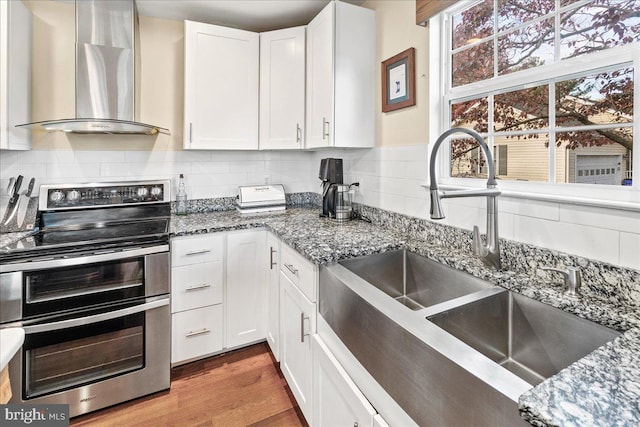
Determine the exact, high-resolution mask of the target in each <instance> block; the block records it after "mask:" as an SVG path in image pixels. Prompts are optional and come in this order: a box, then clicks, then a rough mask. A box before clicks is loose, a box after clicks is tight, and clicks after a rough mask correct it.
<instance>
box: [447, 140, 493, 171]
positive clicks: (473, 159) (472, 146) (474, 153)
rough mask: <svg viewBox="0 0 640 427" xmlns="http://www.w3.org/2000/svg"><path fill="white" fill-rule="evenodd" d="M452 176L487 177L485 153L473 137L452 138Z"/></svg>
mask: <svg viewBox="0 0 640 427" xmlns="http://www.w3.org/2000/svg"><path fill="white" fill-rule="evenodd" d="M450 144H451V169H450V173H451V176H453V177H457V178H484V179H486V178H487V165H486V161H485V157H484V153H483V152H482V150H481V149H480V146H479V145H478V142H477V141H476V140H475V139H471V138H453V139H451V142H450Z"/></svg>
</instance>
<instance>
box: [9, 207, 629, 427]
mask: <svg viewBox="0 0 640 427" xmlns="http://www.w3.org/2000/svg"><path fill="white" fill-rule="evenodd" d="M303 196H304V197H307V195H303ZM304 197H303V198H302V203H306V202H307V200H306V199H305V198H304ZM309 201H311V202H314V200H309ZM223 202H225V203H222V204H220V203H218V204H215V206H214V208H215V209H212V205H211V204H209V203H200V204H197V206H196V207H197V208H198V209H197V212H198V213H191V214H189V215H187V216H185V217H179V216H172V219H171V228H170V235H171V236H183V235H192V234H201V233H212V232H221V231H231V230H241V229H251V228H257V227H264V228H266V229H268V230H269V231H271V232H273V233H274V234H276V235H277V236H278V237H279V238H280V239H281V240H282V241H283V242H285V243H286V244H288V245H289V246H291V247H293V248H294V249H296V250H297V251H298V252H300V254H302V255H303V256H304V257H306V258H307V259H309V260H310V261H312V262H314V263H316V264H319V265H321V264H327V263H331V262H335V261H338V260H341V259H345V258H351V257H357V256H364V255H369V254H373V253H379V252H386V251H390V250H394V249H399V248H406V249H407V250H410V251H412V252H416V253H418V254H421V255H423V256H426V257H428V258H431V259H433V260H436V261H438V262H441V263H443V264H446V265H449V266H451V267H454V268H456V269H459V270H462V271H466V272H467V273H470V274H472V275H474V276H476V277H479V278H481V279H484V280H487V281H489V282H492V283H494V284H496V285H499V286H502V287H504V288H506V289H510V290H512V291H514V292H517V293H520V294H523V295H525V296H528V297H531V298H534V299H536V300H539V301H542V302H545V303H547V304H550V305H552V306H555V307H558V308H561V309H563V310H565V311H568V312H571V313H573V314H576V315H578V316H580V317H583V318H587V319H589V320H592V321H595V322H597V323H600V324H602V325H605V326H608V327H611V328H613V329H616V330H618V331H621V332H625V333H624V334H623V335H622V336H621V337H619V338H617V339H616V340H614V341H613V342H611V343H609V344H607V345H605V346H603V347H601V348H599V349H597V350H596V351H595V352H593V353H591V354H590V355H588V356H586V357H585V358H583V359H581V360H579V361H578V362H576V363H574V364H572V365H571V366H569V367H568V368H566V369H564V370H562V371H561V372H559V373H558V374H557V375H554V376H553V377H551V378H549V379H547V380H546V381H544V382H542V383H541V384H539V385H538V386H536V387H533V388H532V389H531V390H529V391H528V392H526V393H524V394H523V395H522V396H521V397H520V401H519V406H520V411H521V415H522V416H523V417H524V418H525V419H526V420H527V421H529V422H530V423H531V424H533V425H536V426H587V425H607V426H610V425H611V426H614V425H615V426H627V425H628V426H631V425H634V426H635V425H640V385H639V384H640V352H638V349H639V348H640V314H639V313H640V303H638V301H640V297H638V293H640V275H639V273H638V271H637V270H629V269H619V268H616V267H612V266H609V265H606V264H603V263H598V262H595V261H592V260H586V259H584V258H579V257H575V256H573V255H569V254H562V253H554V252H553V251H548V250H544V249H542V248H535V247H530V246H527V245H524V244H519V243H517V242H511V241H502V240H501V245H502V249H503V256H504V257H505V260H506V262H508V263H509V268H508V270H507V271H499V272H496V271H492V270H489V269H487V268H486V267H485V266H484V265H483V264H482V263H481V262H480V261H479V260H478V259H477V258H475V257H474V256H472V255H471V254H470V250H469V247H470V233H469V232H467V231H465V230H460V229H455V228H452V227H446V226H442V225H440V224H435V223H432V222H428V221H423V220H420V219H417V218H409V217H405V216H402V215H398V214H393V213H390V212H386V211H380V210H376V209H375V208H369V207H360V209H361V211H360V213H361V214H366V216H368V217H369V218H371V219H372V220H373V224H371V223H367V222H364V221H351V222H348V223H344V224H338V223H335V222H332V221H330V220H328V219H324V218H319V217H318V212H319V208H317V207H301V206H289V208H288V209H287V210H286V211H283V212H277V213H267V214H252V215H241V214H240V213H238V212H237V211H235V210H225V209H229V207H230V206H232V202H233V200H226V199H225V200H223ZM315 202H316V204H317V200H316V201H315ZM194 203H195V202H194ZM297 203H300V201H297ZM294 204H295V203H294ZM200 205H202V206H200ZM218 205H220V206H218ZM210 209H212V210H215V211H208V210H210ZM194 210H195V209H194ZM27 235H28V233H10V234H3V235H1V236H0V247H4V246H7V245H9V244H12V245H13V244H18V245H23V246H25V247H28V246H29V245H30V244H33V242H32V240H33V238H32V237H28V238H24V237H26V236H27ZM541 265H556V266H557V265H577V266H579V267H580V268H581V270H582V271H583V297H582V298H580V299H573V298H569V297H565V296H563V295H562V293H561V292H560V280H559V278H558V277H556V276H549V275H548V274H547V273H541V272H540V270H539V266H541ZM554 284H555V285H557V286H554Z"/></svg>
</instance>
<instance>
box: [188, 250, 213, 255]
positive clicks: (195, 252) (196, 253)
mask: <svg viewBox="0 0 640 427" xmlns="http://www.w3.org/2000/svg"><path fill="white" fill-rule="evenodd" d="M208 252H211V249H201V250H199V251H191V252H187V253H186V255H187V256H189V255H200V254H206V253H208Z"/></svg>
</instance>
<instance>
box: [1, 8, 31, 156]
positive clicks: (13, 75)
mask: <svg viewBox="0 0 640 427" xmlns="http://www.w3.org/2000/svg"><path fill="white" fill-rule="evenodd" d="M32 21H33V18H32V15H31V12H30V11H29V9H28V8H27V7H26V6H25V5H24V4H23V3H22V2H21V1H19V0H15V1H4V0H3V1H0V149H5V150H30V149H31V131H30V130H28V129H24V128H16V127H15V125H18V124H23V123H29V122H30V121H31V28H32Z"/></svg>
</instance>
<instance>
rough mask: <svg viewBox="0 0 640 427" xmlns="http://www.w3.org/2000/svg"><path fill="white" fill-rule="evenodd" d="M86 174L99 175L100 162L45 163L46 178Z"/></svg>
mask: <svg viewBox="0 0 640 427" xmlns="http://www.w3.org/2000/svg"><path fill="white" fill-rule="evenodd" d="M23 175H24V174H23ZM86 176H100V163H47V177H48V178H61V177H72V178H81V177H86ZM74 181H75V179H74ZM72 182H73V181H72ZM78 182H80V181H78Z"/></svg>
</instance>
